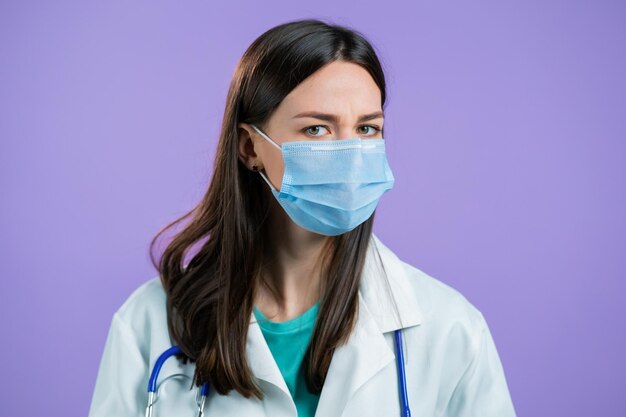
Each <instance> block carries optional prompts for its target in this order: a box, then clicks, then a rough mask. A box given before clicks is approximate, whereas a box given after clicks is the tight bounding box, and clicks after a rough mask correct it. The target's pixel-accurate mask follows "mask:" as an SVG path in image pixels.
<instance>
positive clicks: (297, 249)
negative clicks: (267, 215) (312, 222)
mask: <svg viewBox="0 0 626 417" xmlns="http://www.w3.org/2000/svg"><path fill="white" fill-rule="evenodd" d="M273 209H274V210H272V212H273V214H274V215H273V216H272V218H271V219H270V222H271V226H270V227H269V230H270V233H269V236H268V239H267V240H268V242H267V247H266V250H265V252H266V255H265V256H266V257H267V258H266V260H267V262H266V265H267V267H266V268H265V270H264V271H263V272H262V280H263V281H265V282H266V283H267V285H268V286H269V287H271V289H269V288H266V287H265V286H264V285H260V286H259V288H258V291H257V297H256V300H255V305H256V306H257V307H258V308H259V309H260V310H261V312H262V313H263V314H264V315H265V316H266V317H267V318H268V319H270V320H272V321H277V322H281V321H286V320H290V319H292V318H294V317H297V316H299V315H300V314H302V313H304V312H305V311H307V310H308V309H309V308H311V307H312V306H313V305H314V304H315V303H316V302H317V301H318V300H319V298H320V281H321V262H320V257H321V254H322V249H323V247H324V244H325V243H326V241H327V240H328V236H324V235H320V234H317V233H313V232H310V231H308V230H306V229H303V228H301V227H300V226H298V225H297V224H295V223H294V222H293V221H292V220H291V219H290V218H289V217H288V216H287V214H286V213H285V212H284V210H283V209H282V208H281V207H280V206H278V207H273Z"/></svg>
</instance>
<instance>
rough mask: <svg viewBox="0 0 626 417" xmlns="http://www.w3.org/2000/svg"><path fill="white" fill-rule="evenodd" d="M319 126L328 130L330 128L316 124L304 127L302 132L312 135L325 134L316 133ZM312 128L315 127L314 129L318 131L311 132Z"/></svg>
mask: <svg viewBox="0 0 626 417" xmlns="http://www.w3.org/2000/svg"><path fill="white" fill-rule="evenodd" d="M319 128H324V129H326V130H327V131H328V129H327V128H326V126H324V125H315V126H308V127H305V128H304V129H302V132H304V133H306V134H310V135H311V136H323V135H318V134H316V133H319ZM311 129H313V131H314V132H316V133H311Z"/></svg>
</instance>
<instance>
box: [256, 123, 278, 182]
mask: <svg viewBox="0 0 626 417" xmlns="http://www.w3.org/2000/svg"><path fill="white" fill-rule="evenodd" d="M250 126H252V127H253V128H254V130H256V131H257V132H258V133H259V135H261V136H262V137H263V138H264V139H265V140H267V141H269V142H270V143H271V144H272V145H274V146H276V147H277V148H278V149H279V150H282V148H281V147H280V145H278V144H277V143H276V142H274V141H273V140H272V139H270V138H269V136H267V135H266V134H265V133H263V132H262V131H261V130H260V129H259V128H258V127H256V126H255V125H250ZM258 172H259V174H261V177H262V178H263V179H264V180H265V182H266V183H267V185H269V186H270V188H271V189H272V190H274V191H275V192H278V190H277V189H276V187H274V186H273V185H272V183H271V182H270V180H268V179H267V177H266V176H265V174H263V173H262V172H261V171H258Z"/></svg>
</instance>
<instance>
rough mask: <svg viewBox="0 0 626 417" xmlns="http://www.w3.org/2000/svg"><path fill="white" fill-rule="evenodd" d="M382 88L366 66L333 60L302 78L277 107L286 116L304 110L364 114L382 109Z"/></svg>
mask: <svg viewBox="0 0 626 417" xmlns="http://www.w3.org/2000/svg"><path fill="white" fill-rule="evenodd" d="M380 99H381V97H380V89H379V88H378V85H377V84H376V82H374V79H373V78H372V76H371V75H370V74H369V73H368V72H367V70H366V69H364V68H363V67H361V66H360V65H358V64H354V63H352V62H343V61H334V62H331V63H329V64H327V65H325V66H324V67H322V68H320V69H319V70H318V71H316V72H315V73H313V74H312V75H311V76H309V77H308V78H306V79H305V80H304V81H303V82H301V83H300V84H299V85H298V86H297V87H296V88H294V89H293V90H292V91H291V92H290V93H289V94H288V95H287V96H286V97H285V98H284V99H283V101H282V102H281V104H280V105H279V106H278V108H277V109H276V112H277V113H281V114H282V115H284V116H286V117H292V116H294V115H296V114H298V113H300V112H303V111H320V112H324V113H333V114H337V115H340V116H341V115H350V114H352V113H354V114H355V115H361V114H363V113H369V112H372V111H376V110H380V108H381V102H380Z"/></svg>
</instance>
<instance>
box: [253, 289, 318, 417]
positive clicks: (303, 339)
mask: <svg viewBox="0 0 626 417" xmlns="http://www.w3.org/2000/svg"><path fill="white" fill-rule="evenodd" d="M318 308H319V301H318V302H317V303H315V305H313V306H312V307H311V308H309V309H308V310H307V311H305V312H304V313H302V314H301V315H299V316H298V317H294V318H293V319H291V320H287V321H284V322H273V321H269V320H268V319H267V318H266V317H265V316H264V315H263V313H261V310H259V309H258V308H257V307H256V306H254V315H255V317H256V319H257V321H258V323H259V327H260V328H261V332H262V333H263V336H264V337H265V341H266V342H267V345H268V346H269V348H270V351H271V352H272V355H273V356H274V360H275V361H276V364H277V365H278V368H279V369H280V373H281V374H282V375H283V378H284V379H285V382H286V384H287V387H288V388H289V392H290V393H291V397H292V398H293V401H294V403H295V404H296V409H297V410H298V417H313V416H314V415H315V410H316V409H317V403H318V401H319V395H318V394H312V393H310V392H309V390H308V389H307V386H306V382H305V380H304V366H302V362H303V359H304V354H305V352H306V349H307V347H308V345H309V341H310V339H311V335H312V333H313V327H314V326H315V319H316V318H317V311H318Z"/></svg>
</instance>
